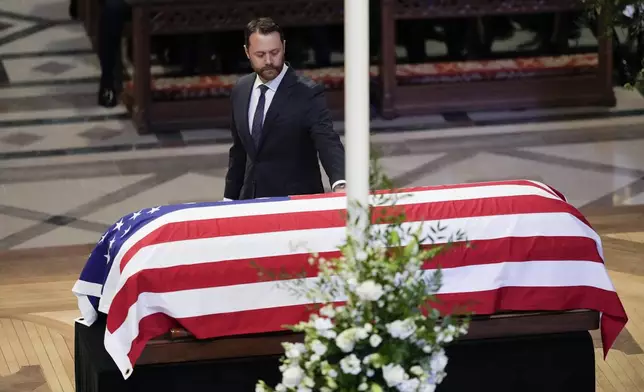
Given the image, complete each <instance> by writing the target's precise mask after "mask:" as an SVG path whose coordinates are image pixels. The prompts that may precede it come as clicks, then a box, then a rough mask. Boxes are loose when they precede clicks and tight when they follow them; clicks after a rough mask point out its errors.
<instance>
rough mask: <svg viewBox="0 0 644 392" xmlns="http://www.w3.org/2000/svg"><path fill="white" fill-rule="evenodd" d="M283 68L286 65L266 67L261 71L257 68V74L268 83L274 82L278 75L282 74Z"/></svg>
mask: <svg viewBox="0 0 644 392" xmlns="http://www.w3.org/2000/svg"><path fill="white" fill-rule="evenodd" d="M282 68H284V64H283V63H282V64H280V65H279V66H266V67H263V68H260V69H257V68H255V72H256V73H257V74H258V75H259V76H260V77H261V78H262V79H263V80H266V81H270V80H273V79H275V78H276V77H277V75H279V74H280V72H282Z"/></svg>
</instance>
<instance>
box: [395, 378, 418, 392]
mask: <svg viewBox="0 0 644 392" xmlns="http://www.w3.org/2000/svg"><path fill="white" fill-rule="evenodd" d="M418 386H420V380H419V379H417V378H411V379H409V380H405V381H403V382H401V383H400V384H398V385H397V386H396V388H398V390H399V391H400V392H416V391H417V390H418Z"/></svg>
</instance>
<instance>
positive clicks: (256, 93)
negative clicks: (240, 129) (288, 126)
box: [224, 64, 346, 200]
mask: <svg viewBox="0 0 644 392" xmlns="http://www.w3.org/2000/svg"><path fill="white" fill-rule="evenodd" d="M287 70H288V65H286V64H284V66H283V67H282V72H280V73H279V75H277V77H276V78H275V79H273V80H271V81H268V82H266V83H263V82H262V80H261V79H260V78H259V75H257V76H255V83H254V84H253V89H252V90H251V92H250V103H249V105H248V124H249V125H252V124H253V119H254V117H255V110H257V103H258V102H259V97H260V96H261V95H262V92H261V90H260V89H259V86H260V85H262V84H264V85H265V86H266V87H268V90H266V92H265V93H264V116H262V125H264V123H263V121H264V119H266V113H267V112H268V108H270V106H271V102H273V97H275V92H276V91H277V88H278V87H279V85H280V83H282V79H284V75H286V71H287ZM248 128H249V130H250V132H253V130H252V126H249V127H248ZM343 184H346V181H345V180H339V181H336V182H334V183H333V185H332V186H331V189H332V190H334V189H335V188H336V187H337V186H339V185H343ZM224 200H229V199H224Z"/></svg>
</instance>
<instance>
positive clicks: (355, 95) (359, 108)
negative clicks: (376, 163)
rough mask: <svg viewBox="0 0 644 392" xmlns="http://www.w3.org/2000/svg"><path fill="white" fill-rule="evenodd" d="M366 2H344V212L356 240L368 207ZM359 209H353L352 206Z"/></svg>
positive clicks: (367, 40) (358, 237) (351, 0)
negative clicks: (360, 207) (345, 203)
mask: <svg viewBox="0 0 644 392" xmlns="http://www.w3.org/2000/svg"><path fill="white" fill-rule="evenodd" d="M369 79H370V78H369V0H344V113H345V114H344V116H345V144H346V158H345V162H346V180H347V203H348V204H347V209H348V213H349V214H348V215H349V219H352V220H354V221H355V220H357V221H358V225H357V226H356V227H355V229H356V232H355V233H350V234H352V235H353V237H354V238H355V239H356V240H360V238H361V235H360V234H361V233H363V232H364V228H365V227H366V225H367V223H368V220H367V219H368V215H366V213H365V212H366V210H364V208H366V207H367V205H368V204H369ZM356 202H357V203H359V204H360V205H361V206H362V207H363V208H362V209H356V207H355V203H356Z"/></svg>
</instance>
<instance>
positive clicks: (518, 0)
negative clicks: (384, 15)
mask: <svg viewBox="0 0 644 392" xmlns="http://www.w3.org/2000/svg"><path fill="white" fill-rule="evenodd" d="M393 2H394V4H393V7H394V14H395V17H396V18H397V19H425V18H446V17H447V18H449V17H471V16H483V15H509V14H523V13H539V12H557V11H566V10H575V9H581V8H582V7H583V5H582V4H581V2H580V1H579V0H393Z"/></svg>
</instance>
